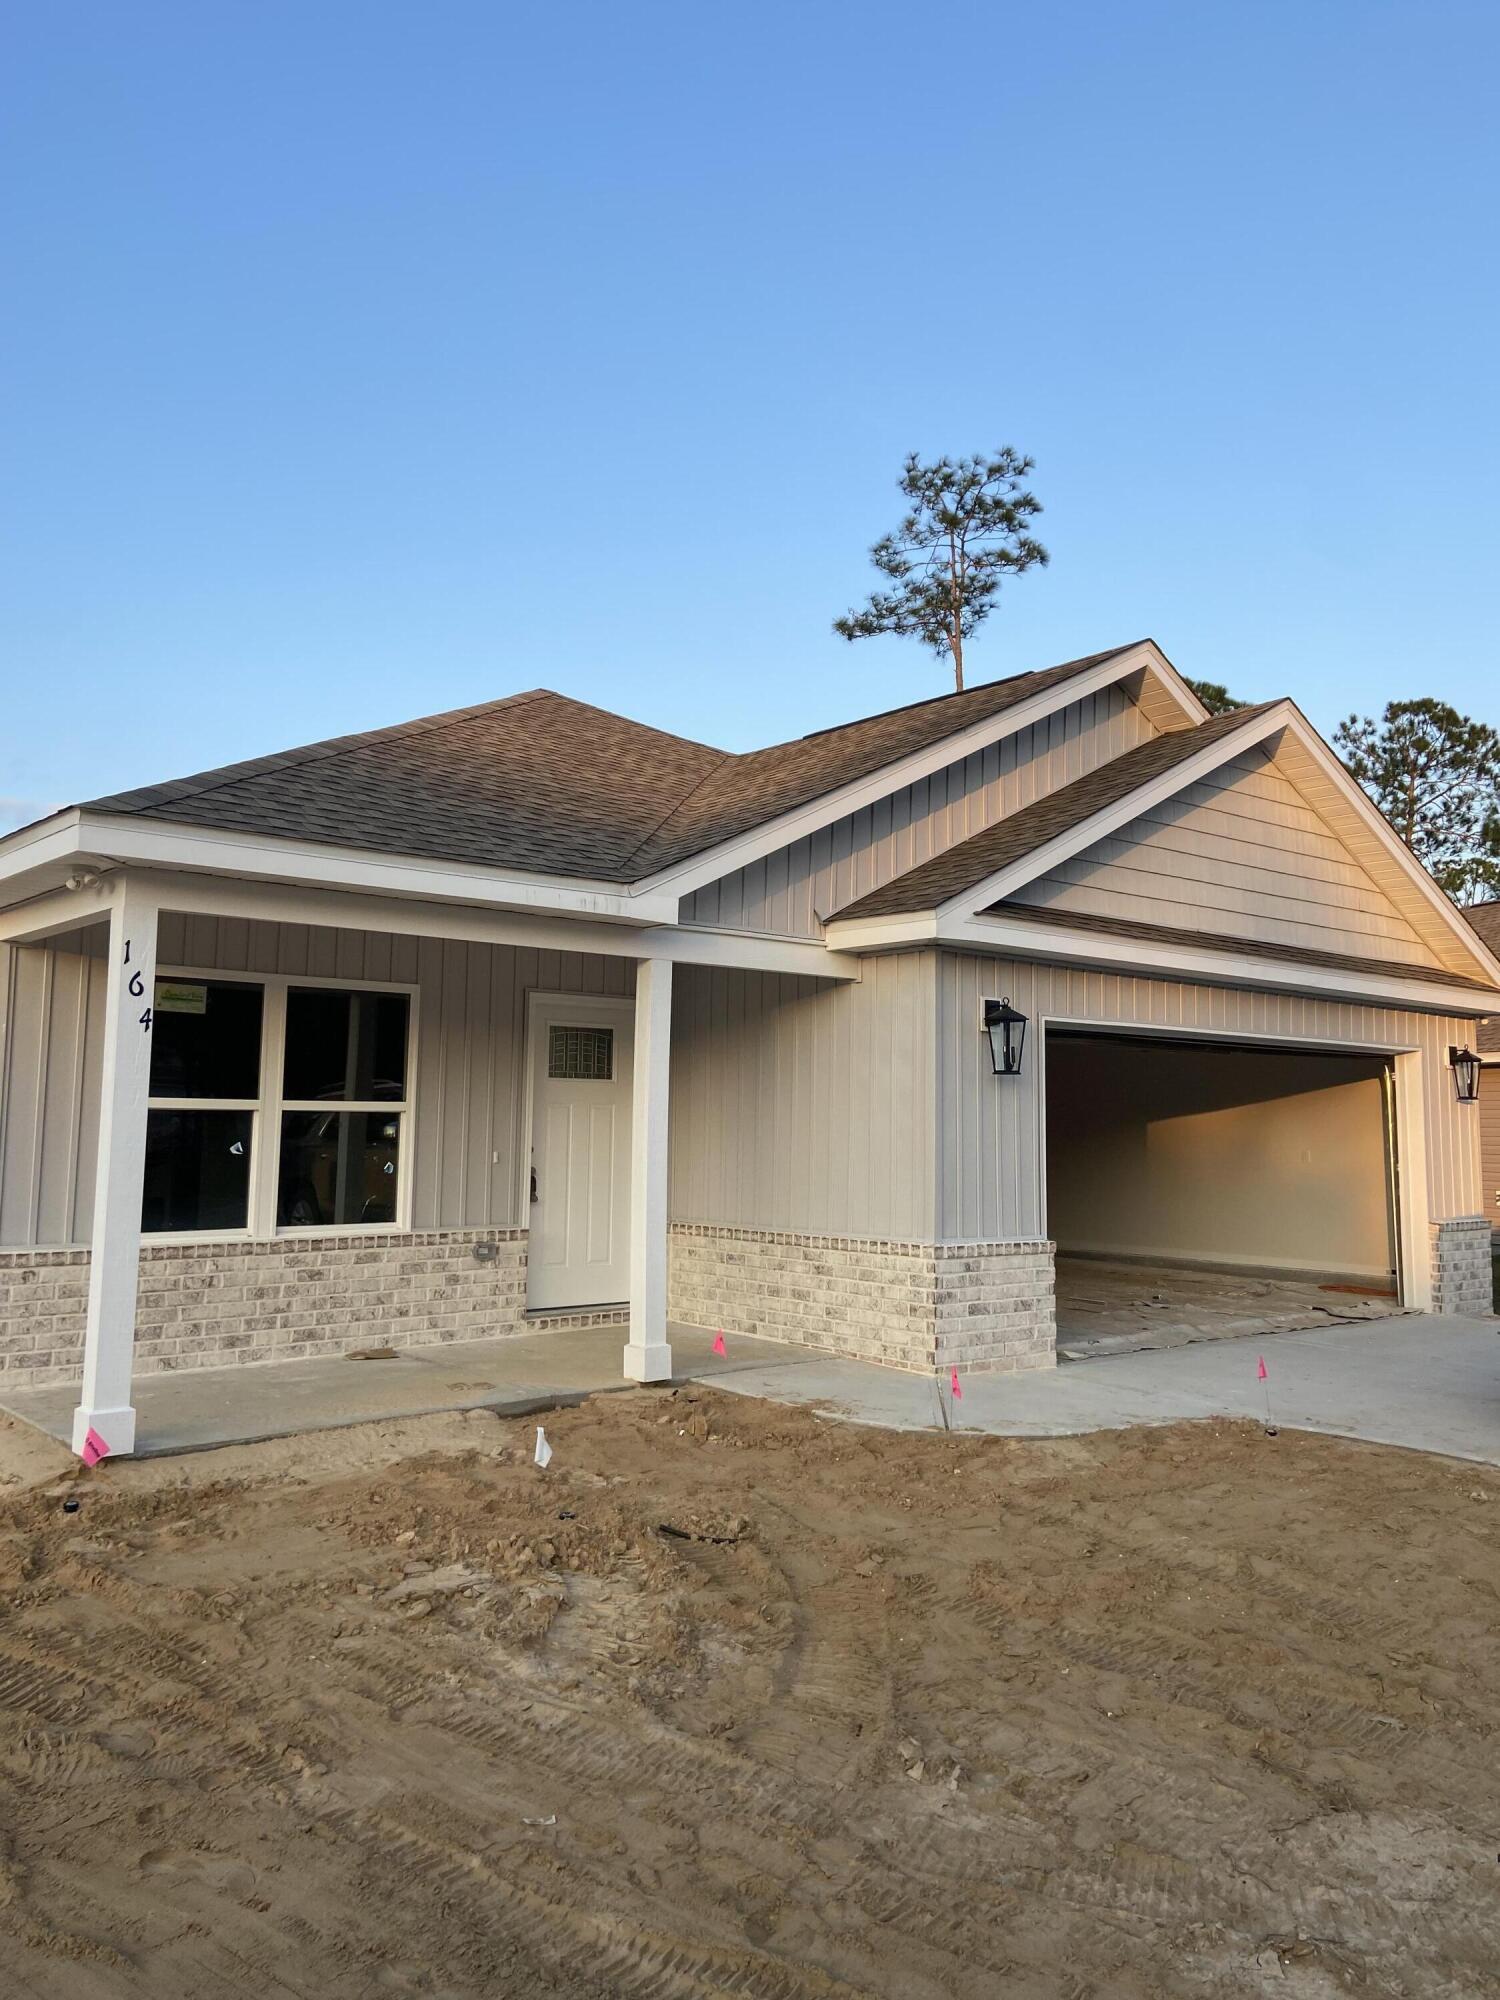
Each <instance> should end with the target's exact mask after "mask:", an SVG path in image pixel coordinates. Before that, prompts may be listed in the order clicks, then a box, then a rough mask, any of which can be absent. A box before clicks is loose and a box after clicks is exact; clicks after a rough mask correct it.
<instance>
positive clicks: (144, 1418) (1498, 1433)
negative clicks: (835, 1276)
mask: <svg viewBox="0 0 1500 2000" xmlns="http://www.w3.org/2000/svg"><path fill="white" fill-rule="evenodd" d="M712 1340H713V1336H712V1334H711V1333H708V1332H704V1331H702V1330H700V1329H698V1328H691V1327H673V1329H672V1347H673V1357H674V1361H675V1364H676V1368H677V1375H678V1379H679V1380H687V1381H694V1382H703V1383H711V1384H712V1385H713V1386H714V1387H715V1388H717V1389H724V1390H727V1391H729V1392H731V1393H732V1394H735V1395H742V1396H761V1397H765V1398H766V1399H768V1400H769V1401H771V1402H780V1403H792V1404H803V1405H806V1404H816V1405H819V1406H820V1407H822V1408H823V1409H824V1410H825V1411H826V1413H827V1414H828V1415H829V1416H832V1417H837V1418H842V1419H845V1420H847V1421H850V1422H854V1423H865V1424H879V1425H884V1426H886V1427H888V1428H891V1429H895V1430H931V1429H935V1428H940V1427H941V1424H942V1413H941V1410H940V1407H939V1400H938V1385H937V1383H936V1382H935V1381H934V1380H933V1379H932V1378H930V1377H927V1376H920V1375H905V1374H901V1373H898V1372H897V1371H895V1370H893V1369H887V1368H875V1367H872V1366H870V1365H869V1364H868V1363H866V1362H860V1361H838V1360H834V1359H832V1358H831V1357H829V1356H826V1355H817V1354H809V1353H806V1352H804V1351H803V1350H801V1349H798V1348H793V1347H785V1346H782V1345H781V1344H780V1343H778V1342H775V1341H768V1340H752V1339H749V1338H748V1337H747V1336H745V1335H742V1334H730V1335H728V1336H727V1340H728V1353H727V1354H726V1355H724V1356H723V1357H720V1356H718V1355H716V1354H714V1353H713V1351H712ZM623 1342H624V1329H623V1328H621V1327H617V1326H615V1327H603V1328H594V1329H589V1330H588V1331H584V1332H576V1331H575V1332H549V1333H536V1334H525V1335H522V1336H519V1337H517V1338H513V1339H508V1340H484V1341H463V1342H455V1343H453V1344H451V1345H449V1346H445V1347H419V1348H408V1349H404V1350H403V1351H402V1352H401V1353H400V1354H399V1355H398V1356H397V1358H396V1359H395V1360H391V1361H347V1360H344V1359H341V1358H340V1359H336V1360H331V1361H282V1362H262V1363H259V1364H251V1365H248V1366H245V1367H241V1368H215V1369H208V1368H201V1369H189V1370H185V1371H183V1372H181V1373H176V1374H168V1375H145V1376H142V1377H140V1378H139V1380H138V1381H137V1383H136V1406H137V1411H138V1421H137V1432H138V1441H137V1450H138V1452H139V1453H140V1454H141V1455H142V1456H153V1455H156V1454H159V1453H163V1452H175V1451H193V1450H201V1449H203V1448H205V1447H209V1446H213V1445H220V1444H243V1443H248V1442H252V1441H254V1440H255V1439H258V1438H267V1437H285V1436H290V1435H292V1434H294V1433H297V1432H301V1431H310V1430H320V1429H334V1428H340V1427H342V1426H344V1425H348V1424H359V1423H372V1422H379V1421H380V1420H381V1419H389V1418H394V1417H408V1416H422V1415H426V1414H429V1413H431V1412H434V1411H438V1410H462V1409H493V1410H496V1411H498V1412H500V1413H502V1414H506V1415H515V1416H522V1415H526V1414H527V1413H529V1412H530V1411H533V1410H540V1409H546V1408H549V1407H555V1406H556V1405H557V1404H559V1403H567V1402H577V1401H579V1400H581V1399H582V1398H583V1397H584V1396H588V1395H595V1394H598V1393H601V1392H603V1391H608V1390H624V1389H626V1388H628V1387H629V1386H630V1385H629V1384H627V1383H626V1382H625V1381H624V1380H623V1379H622V1374H621V1348H622V1346H623ZM1260 1354H1264V1355H1265V1358H1266V1367H1267V1371H1268V1376H1269V1379H1268V1381H1267V1383H1266V1384H1265V1389H1269V1391H1270V1406H1271V1418H1272V1421H1273V1422H1274V1423H1276V1424H1277V1425H1280V1426H1284V1427H1286V1428H1289V1429H1301V1430H1311V1431H1324V1432H1327V1433H1329V1434H1331V1435H1333V1436H1338V1437H1354V1438H1367V1439H1369V1440H1370V1441H1372V1442H1373V1443H1377V1444H1396V1445H1407V1446H1410V1447H1412V1448H1414V1449H1416V1450H1419V1451H1435V1452H1442V1453H1445V1454H1447V1455H1448V1456H1450V1457H1454V1458H1469V1459H1476V1460H1480V1461H1482V1462H1484V1463H1486V1464H1491V1465H1500V1320H1494V1319H1488V1320H1477V1319H1451V1318H1433V1317H1415V1316H1413V1317H1407V1318H1402V1319H1393V1320H1382V1321H1376V1322H1373V1323H1370V1324H1367V1325H1355V1326H1339V1327H1333V1328H1328V1329H1319V1330H1318V1331H1316V1332H1307V1333H1280V1334H1273V1335H1259V1334H1257V1335H1251V1336H1249V1337H1247V1338H1243V1339H1229V1340H1224V1339H1221V1340H1215V1341H1210V1342H1206V1343H1204V1344H1202V1345H1200V1346H1194V1347H1180V1348H1174V1349H1170V1350H1164V1351H1156V1352H1151V1353H1143V1354H1125V1355H1119V1356H1116V1357H1112V1358H1110V1359H1105V1360H1093V1361H1086V1362H1065V1363H1063V1364H1062V1365H1061V1366H1059V1367H1058V1368H1057V1369H1056V1370H1055V1371H1049V1372H1048V1373H1046V1374H1037V1375H971V1376H968V1377H967V1378H965V1379H964V1380H963V1383H962V1388H963V1396H962V1399H961V1400H960V1401H959V1403H958V1404H957V1406H956V1408H954V1409H953V1410H952V1415H953V1417H954V1419H955V1420H956V1425H957V1427H958V1428H959V1429H962V1430H965V1431H969V1432H988V1433H991V1434H993V1435H996V1436H1005V1437H1061V1436H1067V1435H1069V1434H1072V1433H1076V1432H1080V1431H1091V1430H1119V1429H1125V1428H1127V1427H1129V1426H1130V1425H1132V1424H1167V1423H1178V1422H1180V1421H1182V1420H1183V1419H1185V1418H1195V1417H1220V1416H1227V1417H1251V1418H1255V1419H1258V1420H1260V1421H1262V1422H1263V1421H1264V1419H1265V1414H1266V1397H1265V1390H1264V1389H1263V1388H1262V1386H1261V1385H1260V1383H1259V1382H1258V1381H1257V1378H1256V1360H1257V1357H1258V1356H1259V1355H1260ZM944 1382H945V1383H946V1376H945V1377H944ZM76 1401H77V1392H76V1391H75V1390H72V1389H24V1390H18V1391H16V1392H14V1393H11V1394H5V1393H4V1392H3V1391H0V1407H3V1408H4V1409H6V1410H8V1411H9V1412H10V1413H11V1414H12V1415H13V1416H17V1417H21V1418H23V1419H24V1420H25V1421H26V1422H28V1423H31V1424H35V1425H36V1426H37V1427H38V1428H39V1429H40V1430H43V1431H46V1432H47V1433H48V1434H49V1435H50V1436H52V1437H56V1438H60V1439H62V1440H63V1441H64V1442H66V1441H67V1438H68V1435H69V1431H70V1428H71V1425H72V1414H73V1406H74V1404H75V1403H76Z"/></svg>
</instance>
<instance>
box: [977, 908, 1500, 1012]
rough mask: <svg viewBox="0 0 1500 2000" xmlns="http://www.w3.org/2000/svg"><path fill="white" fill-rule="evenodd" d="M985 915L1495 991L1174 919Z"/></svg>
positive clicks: (1399, 965) (1400, 964) (1005, 911)
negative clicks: (1183, 926) (1189, 926)
mask: <svg viewBox="0 0 1500 2000" xmlns="http://www.w3.org/2000/svg"><path fill="white" fill-rule="evenodd" d="M986 914H987V915H991V916H997V917H1015V918H1019V919H1020V921H1021V922H1022V923H1028V924H1051V925H1053V926H1055V927H1056V928H1058V929H1063V930H1070V931H1096V932H1099V933H1101V934H1102V935H1104V936H1106V937H1127V938H1144V939H1148V940H1149V941H1150V942H1152V943H1154V944H1169V945H1178V946H1185V947H1186V948H1188V949H1189V950H1192V951H1227V952H1233V953H1234V954H1235V955H1236V956H1237V957H1241V958H1284V959H1291V960H1292V961H1293V963H1294V964H1297V965H1320V966H1326V967H1328V969H1329V970H1330V971H1335V972H1373V973H1384V974H1386V975H1388V976H1389V975H1390V974H1392V973H1394V974H1395V975H1396V976H1397V977H1398V978H1400V979H1421V980H1426V981H1427V982H1428V983H1429V984H1431V985H1435V986H1461V987H1466V988H1468V989H1469V990H1470V991H1472V992H1477V993H1493V992H1494V990H1495V989H1494V987H1493V986H1491V985H1490V983H1489V982H1488V980H1484V979H1471V978H1469V977H1468V975H1467V974H1466V973H1462V972H1445V971H1443V970H1442V969H1441V968H1440V967H1438V966H1435V965H1412V964H1409V963H1407V962H1406V961H1405V960H1403V959H1389V958H1356V957H1353V956H1351V955H1350V954H1348V953H1345V952H1340V951H1318V950H1315V949H1314V948H1313V947H1312V946H1310V945H1293V944H1275V943H1272V942H1271V941H1270V940H1269V939H1266V938H1242V937H1228V936H1226V935H1225V933H1224V932H1223V931H1195V930H1179V929H1178V928H1177V927H1176V925H1174V924H1147V923H1137V922H1136V921H1135V920H1134V919H1133V918H1129V917H1099V916H1089V915H1085V914H1084V913H1083V912H1081V911H1079V910H1057V909H1042V908H1039V907H1038V906H1037V905H1036V904H1034V903H995V904H993V905H992V906H991V908H990V910H989V911H987V912H986Z"/></svg>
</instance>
